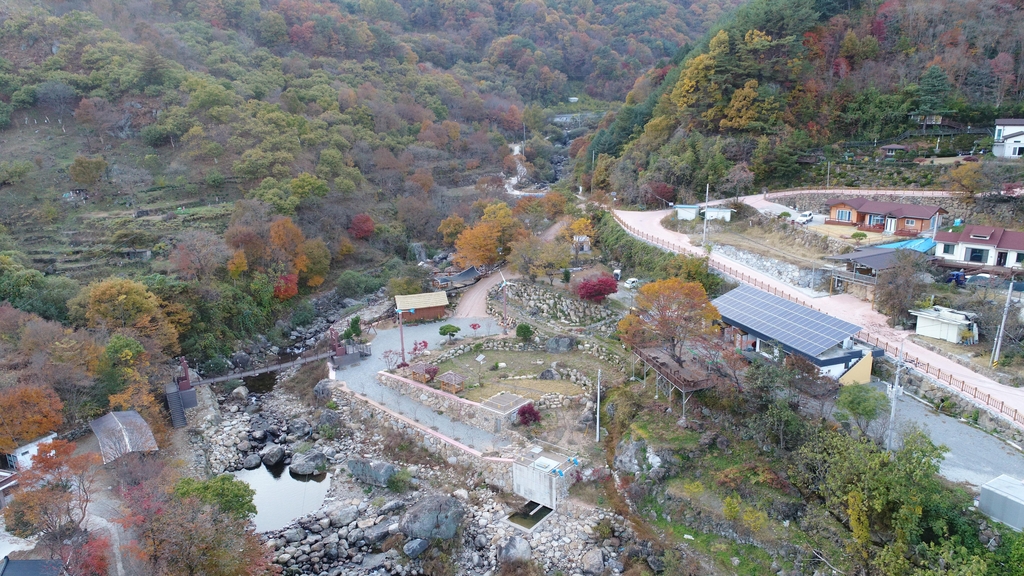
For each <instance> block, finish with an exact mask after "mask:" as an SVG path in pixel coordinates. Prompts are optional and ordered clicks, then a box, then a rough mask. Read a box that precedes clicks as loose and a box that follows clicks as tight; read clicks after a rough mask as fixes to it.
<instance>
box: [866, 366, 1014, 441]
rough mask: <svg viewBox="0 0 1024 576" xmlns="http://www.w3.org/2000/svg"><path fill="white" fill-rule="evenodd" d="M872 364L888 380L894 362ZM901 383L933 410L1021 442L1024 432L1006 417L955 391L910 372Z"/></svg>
mask: <svg viewBox="0 0 1024 576" xmlns="http://www.w3.org/2000/svg"><path fill="white" fill-rule="evenodd" d="M875 362H876V364H875V366H876V368H875V370H876V371H878V372H880V373H881V375H882V377H883V378H884V379H887V380H891V379H892V376H893V374H894V371H895V364H894V362H893V360H892V359H891V358H889V357H888V356H883V357H881V358H877V359H876V360H875ZM900 383H901V384H903V388H904V390H906V391H907V392H909V393H911V394H913V395H914V396H917V397H919V398H923V399H925V400H927V401H928V402H929V403H930V404H931V405H932V406H935V407H936V408H937V409H940V410H942V411H943V412H945V413H947V414H950V415H953V416H957V417H960V418H963V419H965V420H969V421H971V422H974V423H975V424H977V426H978V427H979V428H981V429H982V430H985V431H986V432H990V433H992V434H995V435H996V436H999V437H1001V438H1004V439H1007V440H1011V441H1013V442H1016V443H1018V444H1020V443H1022V442H1024V432H1022V431H1021V430H1020V428H1017V427H1016V426H1014V425H1013V424H1012V423H1011V422H1010V421H1009V420H1008V419H1007V418H1006V417H1005V416H1003V415H1002V414H999V413H998V412H996V411H994V410H992V409H991V408H987V407H984V406H981V405H979V404H977V403H976V402H975V401H973V400H972V399H970V398H967V397H965V396H961V395H960V394H958V393H957V392H956V391H954V390H951V389H949V388H947V387H944V386H940V385H938V384H936V383H935V382H933V381H932V380H931V378H927V377H925V376H923V375H921V374H919V373H917V372H915V371H913V370H910V371H904V372H903V373H902V374H901V375H900ZM975 413H976V414H977V416H976V417H975Z"/></svg>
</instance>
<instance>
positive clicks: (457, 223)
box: [437, 214, 466, 246]
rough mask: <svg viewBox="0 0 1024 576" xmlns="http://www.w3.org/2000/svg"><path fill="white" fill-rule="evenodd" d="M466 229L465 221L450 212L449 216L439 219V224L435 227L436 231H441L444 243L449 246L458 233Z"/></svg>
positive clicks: (457, 236) (456, 238)
mask: <svg viewBox="0 0 1024 576" xmlns="http://www.w3.org/2000/svg"><path fill="white" fill-rule="evenodd" d="M465 229H466V221H465V220H464V219H463V218H462V216H459V215H458V214H452V215H451V216H449V217H447V218H445V219H444V220H441V225H440V226H438V227H437V231H438V232H440V233H441V236H442V237H443V238H444V243H445V244H447V245H449V246H451V245H453V244H455V241H456V240H458V238H459V234H462V231H463V230H465Z"/></svg>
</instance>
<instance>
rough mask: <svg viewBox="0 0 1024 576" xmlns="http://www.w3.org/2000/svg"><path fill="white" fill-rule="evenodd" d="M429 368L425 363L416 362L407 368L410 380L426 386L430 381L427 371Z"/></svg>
mask: <svg viewBox="0 0 1024 576" xmlns="http://www.w3.org/2000/svg"><path fill="white" fill-rule="evenodd" d="M429 368H430V364H427V363H426V362H417V363H415V364H413V365H412V366H409V372H410V374H411V375H412V379H413V380H415V381H417V382H419V383H420V384H426V383H427V382H428V381H429V380H430V374H428V373H427V370H428V369H429Z"/></svg>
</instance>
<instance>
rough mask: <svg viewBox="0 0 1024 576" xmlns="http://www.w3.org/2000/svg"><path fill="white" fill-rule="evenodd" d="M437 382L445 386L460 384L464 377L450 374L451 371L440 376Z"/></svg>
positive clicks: (455, 373)
mask: <svg viewBox="0 0 1024 576" xmlns="http://www.w3.org/2000/svg"><path fill="white" fill-rule="evenodd" d="M437 379H438V380H440V381H441V382H444V383H445V384H462V383H463V382H465V381H466V377H465V376H463V375H462V374H459V373H458V372H452V371H451V370H449V371H447V372H445V373H444V374H441V375H440V376H438V377H437Z"/></svg>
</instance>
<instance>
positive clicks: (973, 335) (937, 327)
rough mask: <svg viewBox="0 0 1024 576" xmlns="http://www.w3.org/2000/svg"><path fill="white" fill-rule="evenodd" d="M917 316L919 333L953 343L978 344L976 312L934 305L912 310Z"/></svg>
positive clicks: (913, 314)
mask: <svg viewBox="0 0 1024 576" xmlns="http://www.w3.org/2000/svg"><path fill="white" fill-rule="evenodd" d="M910 314H911V315H912V316H916V317H917V331H916V332H917V334H920V335H921V336H928V337H929V338H938V339H939V340H945V341H946V342H952V343H953V344H967V345H971V344H976V343H977V342H978V325H977V323H976V322H975V320H976V319H977V317H978V315H977V314H975V313H974V312H963V311H961V310H954V309H952V308H946V307H945V306H932V307H930V308H924V309H921V310H910Z"/></svg>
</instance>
